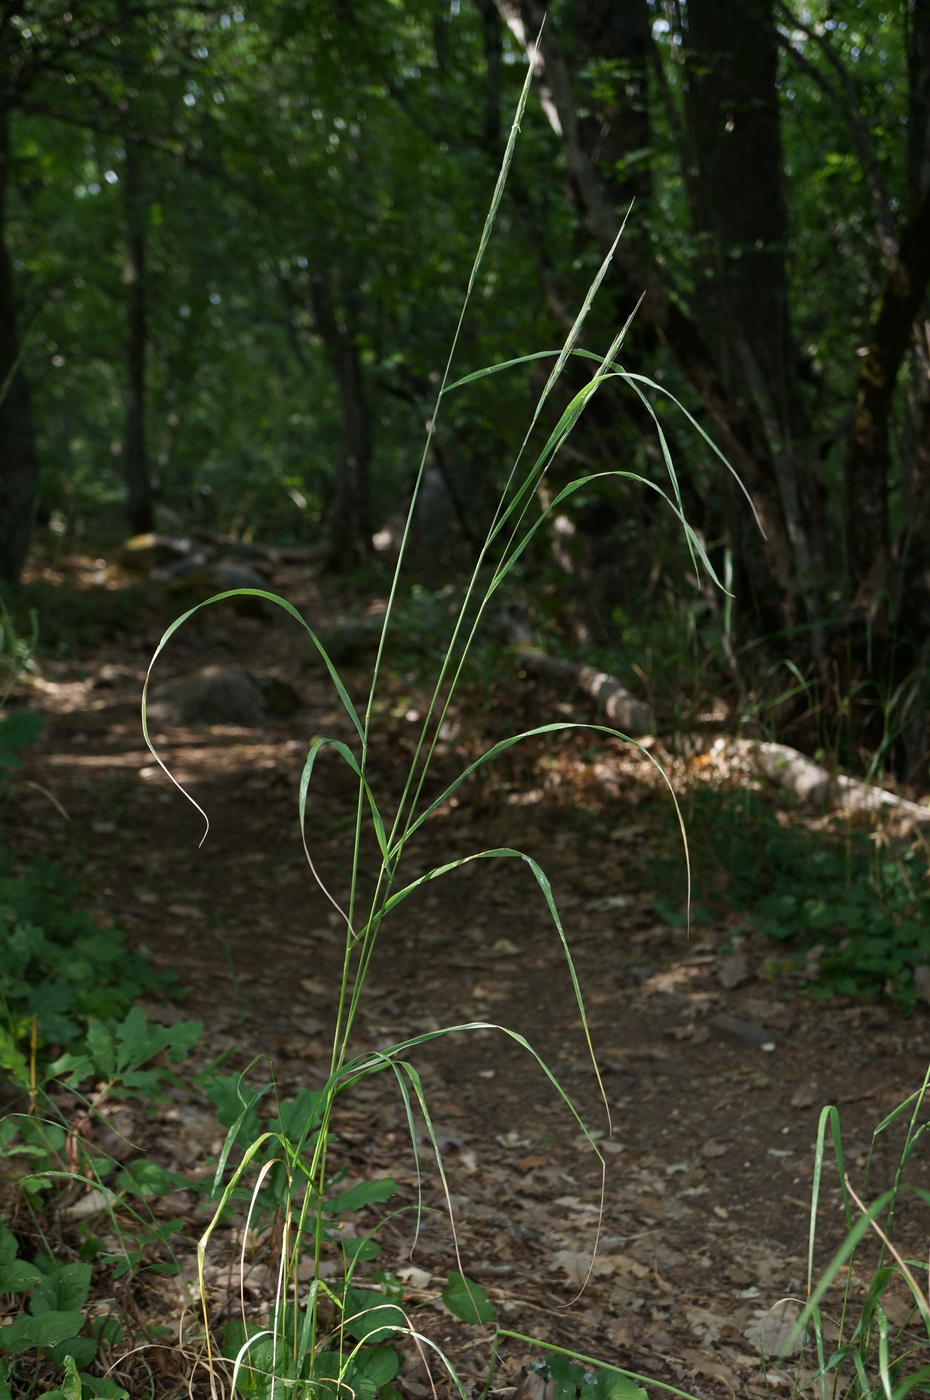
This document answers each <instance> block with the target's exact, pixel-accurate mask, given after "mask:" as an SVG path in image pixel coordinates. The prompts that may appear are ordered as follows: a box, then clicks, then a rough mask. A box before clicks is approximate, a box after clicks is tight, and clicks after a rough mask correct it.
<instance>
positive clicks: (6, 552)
mask: <svg viewBox="0 0 930 1400" xmlns="http://www.w3.org/2000/svg"><path fill="white" fill-rule="evenodd" d="M9 184H10V125H9V111H8V110H2V111H0V578H3V579H5V580H7V581H9V582H11V583H15V582H16V581H17V580H18V579H19V576H20V574H21V572H22V569H23V565H24V564H25V562H26V555H27V553H28V550H29V541H30V538H31V535H32V525H33V516H34V513H35V504H36V494H37V490H38V481H39V460H38V454H37V452H36V442H35V429H34V426H33V420H32V409H31V403H30V391H29V383H28V380H27V377H26V372H25V370H24V368H23V364H22V356H23V349H24V347H23V345H22V343H21V341H20V336H19V326H18V316H17V305H16V292H15V288H14V283H13V265H12V259H11V257H10V252H9V248H8V247H7V243H6V214H7V195H8V191H9Z"/></svg>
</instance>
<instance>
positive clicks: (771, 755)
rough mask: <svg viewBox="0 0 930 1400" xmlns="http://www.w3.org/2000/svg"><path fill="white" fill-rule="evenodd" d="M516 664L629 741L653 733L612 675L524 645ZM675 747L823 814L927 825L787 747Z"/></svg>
mask: <svg viewBox="0 0 930 1400" xmlns="http://www.w3.org/2000/svg"><path fill="white" fill-rule="evenodd" d="M519 663H520V666H521V667H522V669H523V670H525V671H529V672H531V673H532V674H534V675H538V676H548V677H550V678H551V679H553V680H558V681H569V682H571V683H572V684H574V685H576V686H578V687H579V689H581V690H583V691H584V693H585V694H586V695H589V696H591V698H592V699H593V700H594V701H595V702H596V703H597V706H598V709H599V711H600V712H601V714H603V715H604V716H605V717H606V718H607V719H609V720H610V722H611V723H612V724H615V725H616V726H617V728H618V729H620V730H621V731H622V732H623V733H624V734H627V735H629V736H630V738H632V739H643V738H645V737H646V736H647V735H649V734H651V733H654V729H653V723H654V722H653V719H652V715H651V712H650V710H649V707H648V705H646V704H644V703H643V701H641V700H637V698H636V697H635V696H634V695H631V694H630V692H629V691H628V690H627V689H626V687H625V686H624V685H623V684H622V682H620V681H619V680H618V679H617V678H616V676H611V675H609V674H608V673H607V672H606V671H599V670H598V669H597V667H595V666H577V665H575V664H574V663H572V662H570V661H559V660H557V659H556V657H554V656H549V655H547V653H546V652H542V651H536V650H535V649H532V648H529V647H525V646H521V647H520V648H519ZM673 748H674V751H676V752H678V753H679V754H681V753H686V754H695V753H702V752H708V751H713V752H714V753H717V754H720V755H721V756H723V755H725V756H726V757H728V758H731V759H736V760H737V761H739V762H741V763H742V764H743V765H744V767H745V768H746V769H747V770H748V771H749V772H750V773H752V774H753V775H754V776H756V777H760V778H767V779H768V780H769V781H770V782H773V783H777V784H778V786H779V787H783V788H785V789H786V790H787V791H788V792H791V793H793V795H794V796H795V797H796V798H797V799H798V801H800V802H804V803H808V804H810V805H811V806H818V807H820V808H821V810H827V809H830V810H833V811H837V812H846V813H851V814H861V813H867V812H880V811H887V812H893V813H895V814H896V815H897V816H899V817H901V818H904V820H905V821H908V822H914V823H927V822H930V807H924V806H921V805H920V804H919V803H917V802H910V801H909V800H908V799H907V798H906V797H899V796H898V795H897V794H896V793H893V792H888V791H887V789H886V788H882V787H877V786H876V785H875V784H874V783H865V782H862V781H861V780H860V779H858V778H851V777H849V776H848V774H846V773H831V772H830V770H829V769H828V768H824V767H823V766H822V765H821V764H819V763H815V762H814V760H813V759H811V758H808V757H807V755H806V754H803V753H801V752H800V751H799V750H798V749H793V748H791V747H790V746H789V745H788V744H773V743H768V742H765V741H763V740H759V739H731V738H727V737H725V736H723V735H720V734H718V735H716V736H710V735H703V734H691V735H678V736H676V739H675V742H674V746H673Z"/></svg>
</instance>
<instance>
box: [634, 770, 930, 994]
mask: <svg viewBox="0 0 930 1400" xmlns="http://www.w3.org/2000/svg"><path fill="white" fill-rule="evenodd" d="M683 805H684V809H685V813H686V820H687V825H688V829H689V832H690V833H691V836H692V840H691V845H692V869H693V878H694V899H695V904H694V906H693V908H692V917H696V918H697V919H698V920H699V921H700V919H701V917H702V914H703V911H704V910H705V909H708V910H721V909H722V910H725V911H728V912H729V913H736V914H737V915H742V916H743V917H744V918H745V919H746V920H747V922H749V923H751V925H752V926H753V927H754V928H757V929H759V930H760V931H761V932H762V933H763V934H764V935H765V936H766V938H768V939H770V940H771V941H772V943H773V944H774V945H776V946H775V947H774V948H773V950H772V956H771V963H772V970H773V972H774V971H777V970H778V969H779V968H781V969H782V970H784V971H788V972H790V973H792V975H793V976H795V977H796V978H797V979H798V980H799V981H800V982H802V983H803V984H805V985H806V986H807V987H808V989H809V991H810V993H811V995H813V996H816V997H830V996H836V995H840V996H856V997H873V996H878V995H881V994H886V995H888V996H890V997H892V998H893V999H894V1000H895V1001H896V1002H898V1004H899V1005H900V1006H901V1007H902V1008H904V1009H905V1010H912V1009H913V1008H914V1006H915V1005H916V1004H917V1001H918V1000H919V998H920V997H921V995H922V994H923V991H922V987H921V982H922V978H923V974H922V973H921V972H920V969H922V968H927V967H928V965H930V879H928V873H927V870H928V864H927V850H926V844H925V842H924V841H923V840H922V839H921V838H920V837H915V838H912V839H911V840H910V841H909V842H905V841H902V840H899V839H897V840H896V839H894V838H892V837H890V836H885V835H884V834H883V833H882V832H881V831H879V830H877V831H871V832H870V831H868V830H863V829H862V828H861V827H857V826H856V825H853V824H852V823H849V822H839V821H837V822H834V823H833V824H832V825H830V826H829V827H827V828H824V827H823V826H822V825H821V826H820V827H818V829H816V830H812V828H811V821H810V818H809V817H806V816H805V814H804V813H803V811H801V810H800V809H792V808H791V807H790V806H786V805H785V802H784V800H782V801H781V802H780V803H779V804H778V805H777V806H776V805H775V804H774V803H773V802H772V801H771V800H770V799H769V798H768V796H767V795H766V794H765V793H764V792H763V791H758V790H754V789H752V788H744V787H741V788H733V789H729V790H722V791H721V790H719V789H716V788H712V787H710V785H709V784H707V783H701V784H699V785H698V786H697V787H696V788H694V789H692V791H691V792H690V794H689V795H688V796H687V798H683ZM673 835H674V833H673V832H670V839H671V838H672V837H673ZM683 896H684V889H683V887H682V886H681V885H680V897H683ZM672 907H673V906H672V905H670V904H668V901H666V902H665V903H663V904H662V907H661V909H660V912H662V911H663V910H664V912H665V913H668V912H669V911H670V909H671V908H672ZM915 974H916V976H915Z"/></svg>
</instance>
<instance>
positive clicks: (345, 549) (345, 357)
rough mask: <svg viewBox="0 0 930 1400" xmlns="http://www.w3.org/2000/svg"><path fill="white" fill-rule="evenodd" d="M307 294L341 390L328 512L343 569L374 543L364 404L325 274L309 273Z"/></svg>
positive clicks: (350, 345) (352, 352)
mask: <svg viewBox="0 0 930 1400" xmlns="http://www.w3.org/2000/svg"><path fill="white" fill-rule="evenodd" d="M310 297H311V303H312V308H313V319H314V323H315V325H316V329H317V330H318V331H319V333H320V336H321V338H322V341H323V344H324V345H325V346H326V351H327V355H328V357H329V362H330V366H331V367H332V371H333V374H334V376H335V379H336V385H337V388H338V391H339V407H340V414H341V420H342V422H341V434H340V450H339V461H338V464H337V467H336V479H335V484H334V489H333V498H332V502H331V505H330V512H329V550H328V564H329V567H330V568H331V569H333V570H335V571H336V572H339V573H344V572H346V571H347V570H350V569H353V568H355V566H356V565H357V564H359V563H361V562H362V561H363V560H364V559H367V558H368V557H369V555H370V554H371V552H372V548H373V546H372V541H371V537H372V530H371V513H370V503H369V468H370V463H371V441H370V437H369V431H368V404H367V400H366V394H365V385H364V379H363V376H362V365H361V359H360V357H359V353H358V347H357V345H356V343H355V339H354V337H353V336H352V335H351V333H350V331H349V329H348V328H347V327H346V326H345V325H344V324H343V323H342V322H341V320H340V318H339V316H338V315H337V313H336V310H335V307H334V306H333V302H332V297H331V295H330V292H329V287H328V285H327V282H326V278H325V276H324V275H318V276H315V277H314V278H313V279H312V281H311V290H310Z"/></svg>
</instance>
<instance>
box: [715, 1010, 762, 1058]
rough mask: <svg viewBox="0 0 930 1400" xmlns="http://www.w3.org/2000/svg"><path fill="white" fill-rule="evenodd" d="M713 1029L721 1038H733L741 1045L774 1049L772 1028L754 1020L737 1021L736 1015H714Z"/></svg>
mask: <svg viewBox="0 0 930 1400" xmlns="http://www.w3.org/2000/svg"><path fill="white" fill-rule="evenodd" d="M710 1025H711V1029H712V1030H713V1031H714V1033H715V1035H717V1036H718V1038H719V1039H721V1040H733V1041H736V1042H738V1043H739V1044H740V1045H752V1046H758V1048H759V1049H760V1050H774V1049H775V1041H774V1038H773V1036H772V1032H771V1031H770V1030H766V1028H765V1026H757V1025H755V1024H754V1023H753V1022H752V1021H737V1019H736V1017H735V1016H727V1015H720V1016H712V1017H711V1018H710Z"/></svg>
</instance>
